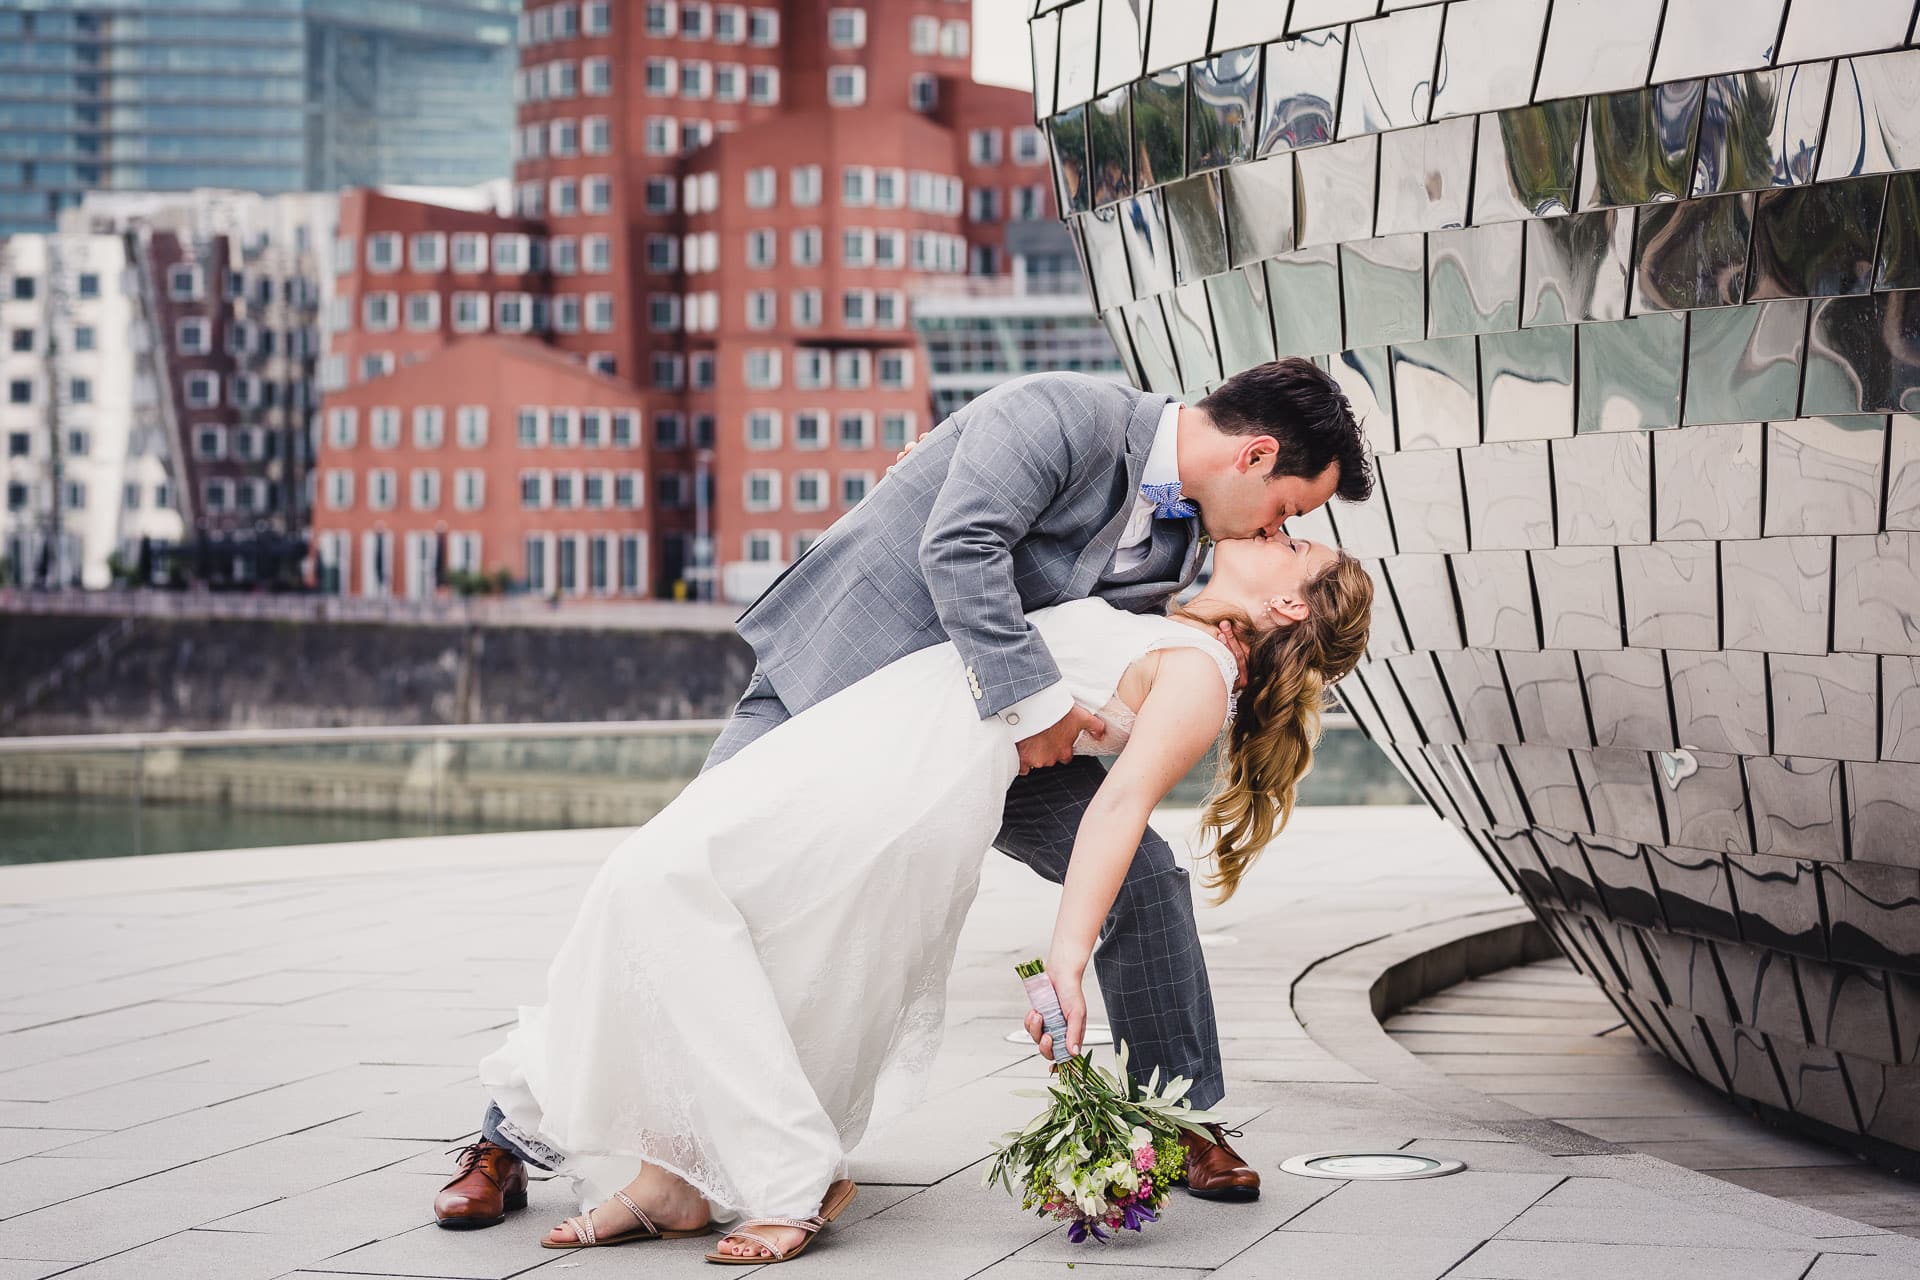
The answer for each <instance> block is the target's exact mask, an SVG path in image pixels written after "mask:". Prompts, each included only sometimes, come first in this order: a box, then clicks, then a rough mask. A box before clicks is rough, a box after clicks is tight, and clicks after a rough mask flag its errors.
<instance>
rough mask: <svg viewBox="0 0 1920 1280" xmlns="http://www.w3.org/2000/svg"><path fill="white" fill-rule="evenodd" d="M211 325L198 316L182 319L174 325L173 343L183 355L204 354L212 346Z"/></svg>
mask: <svg viewBox="0 0 1920 1280" xmlns="http://www.w3.org/2000/svg"><path fill="white" fill-rule="evenodd" d="M211 334H212V326H210V325H209V324H208V323H207V322H206V321H205V320H202V319H200V318H198V317H193V318H190V319H186V320H182V321H180V322H179V323H178V324H176V325H175V326H174V330H173V345H174V348H175V349H176V350H177V351H179V353H180V354H181V355H183V356H204V355H206V354H207V353H208V351H210V350H211V349H212V347H213V341H212V336H211Z"/></svg>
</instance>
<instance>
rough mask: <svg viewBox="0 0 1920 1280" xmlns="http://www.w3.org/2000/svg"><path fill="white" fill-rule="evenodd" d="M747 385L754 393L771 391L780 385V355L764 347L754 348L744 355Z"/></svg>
mask: <svg viewBox="0 0 1920 1280" xmlns="http://www.w3.org/2000/svg"><path fill="white" fill-rule="evenodd" d="M743 363H744V365H745V373H746V380H747V385H748V386H749V387H751V388H753V389H754V390H756V391H771V390H774V389H776V388H778V387H779V385H780V353H779V352H778V351H777V350H773V349H771V348H766V347H756V348H754V349H752V350H750V351H748V352H747V353H746V357H745V359H744V361H743Z"/></svg>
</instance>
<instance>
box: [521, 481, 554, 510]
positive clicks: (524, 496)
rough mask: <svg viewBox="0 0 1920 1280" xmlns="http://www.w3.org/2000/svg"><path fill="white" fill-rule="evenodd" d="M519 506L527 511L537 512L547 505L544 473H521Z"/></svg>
mask: <svg viewBox="0 0 1920 1280" xmlns="http://www.w3.org/2000/svg"><path fill="white" fill-rule="evenodd" d="M520 505H521V506H522V507H523V508H525V509H526V510H528V511H537V510H539V509H541V508H542V507H545V506H546V505H547V473H546V472H544V471H522V472H521V473H520Z"/></svg>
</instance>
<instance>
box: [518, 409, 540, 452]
mask: <svg viewBox="0 0 1920 1280" xmlns="http://www.w3.org/2000/svg"><path fill="white" fill-rule="evenodd" d="M515 439H517V440H518V441H519V442H520V445H521V447H522V448H533V447H534V446H536V445H543V444H545V443H546V442H547V411H546V410H545V409H539V408H531V407H529V408H523V409H521V410H520V414H519V417H518V418H517V419H516V420H515Z"/></svg>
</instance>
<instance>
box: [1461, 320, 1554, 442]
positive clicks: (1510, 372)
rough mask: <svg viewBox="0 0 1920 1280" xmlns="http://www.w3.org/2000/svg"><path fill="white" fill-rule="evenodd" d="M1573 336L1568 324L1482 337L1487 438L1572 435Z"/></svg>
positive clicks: (1481, 375) (1521, 438)
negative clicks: (1559, 326)
mask: <svg viewBox="0 0 1920 1280" xmlns="http://www.w3.org/2000/svg"><path fill="white" fill-rule="evenodd" d="M1573 337H1574V330H1573V327H1572V326H1571V325H1569V326H1566V327H1564V328H1549V329H1523V330H1520V331H1518V332H1515V333H1490V334H1487V335H1486V336H1485V337H1483V338H1481V339H1480V388H1481V391H1480V398H1481V401H1482V403H1483V404H1484V405H1485V415H1486V430H1485V435H1486V438H1487V439H1488V440H1545V439H1549V438H1551V437H1555V436H1570V435H1572V434H1573Z"/></svg>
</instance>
